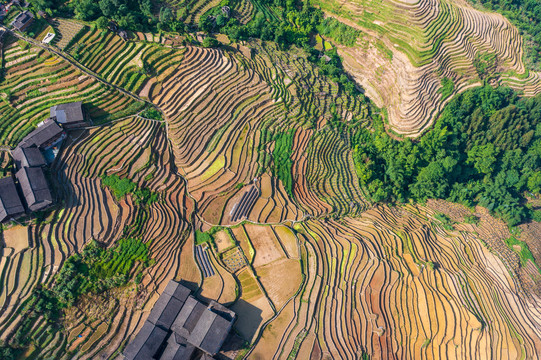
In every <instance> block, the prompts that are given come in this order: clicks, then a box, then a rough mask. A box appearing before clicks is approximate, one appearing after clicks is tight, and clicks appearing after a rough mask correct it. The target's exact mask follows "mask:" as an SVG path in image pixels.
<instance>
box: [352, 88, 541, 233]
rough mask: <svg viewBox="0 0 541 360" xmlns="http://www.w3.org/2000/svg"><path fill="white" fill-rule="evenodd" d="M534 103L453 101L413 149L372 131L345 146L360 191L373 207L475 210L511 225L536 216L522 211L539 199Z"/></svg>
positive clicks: (540, 104) (474, 93)
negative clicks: (433, 202)
mask: <svg viewBox="0 0 541 360" xmlns="http://www.w3.org/2000/svg"><path fill="white" fill-rule="evenodd" d="M540 119H541V96H537V97H535V98H519V97H518V96H517V94H516V93H514V92H513V91H512V90H511V89H509V88H503V87H499V88H496V89H494V88H492V87H491V86H485V87H482V88H477V89H473V90H469V91H466V92H465V93H463V94H461V95H459V96H457V97H456V98H455V99H453V100H452V101H451V102H450V103H449V104H448V105H447V106H446V108H445V110H444V111H443V113H442V115H441V117H440V119H439V120H438V121H437V123H436V124H435V126H434V128H433V129H432V130H430V131H429V132H428V133H426V134H425V135H424V136H422V137H421V138H420V139H419V141H413V140H410V139H405V140H402V141H397V140H394V139H393V138H391V136H389V135H388V134H387V133H386V132H385V129H384V125H383V123H381V122H380V123H376V128H375V131H370V130H368V129H357V130H356V131H355V132H354V133H353V135H352V146H353V147H354V157H355V164H356V169H357V173H358V176H359V180H360V182H361V184H362V185H363V186H364V187H365V188H366V189H367V191H368V192H369V193H370V196H371V197H372V199H373V200H374V201H398V202H405V201H408V200H409V199H412V200H415V201H421V202H422V201H425V200H426V199H428V198H442V199H448V200H450V201H454V202H459V203H462V204H465V205H467V206H473V205H476V204H479V205H481V206H484V207H487V208H488V209H489V210H491V211H493V212H494V213H495V214H496V215H498V216H500V217H501V218H503V219H504V220H505V221H507V222H508V224H509V225H516V224H518V223H520V222H521V221H524V220H527V219H529V218H532V217H533V218H534V219H536V220H541V216H540V215H541V212H539V211H534V210H532V209H529V208H528V206H525V203H526V200H527V197H528V196H534V195H538V194H539V193H540V191H541V123H540Z"/></svg>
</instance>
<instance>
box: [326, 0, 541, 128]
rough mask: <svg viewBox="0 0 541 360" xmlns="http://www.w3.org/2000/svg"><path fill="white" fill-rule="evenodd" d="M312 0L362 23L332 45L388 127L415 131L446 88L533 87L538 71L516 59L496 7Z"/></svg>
mask: <svg viewBox="0 0 541 360" xmlns="http://www.w3.org/2000/svg"><path fill="white" fill-rule="evenodd" d="M317 3H318V4H319V5H320V6H321V7H322V9H323V10H325V11H326V12H327V14H328V15H329V16H333V17H336V18H338V19H339V20H340V21H342V22H344V23H346V24H348V25H350V26H352V27H354V28H357V29H359V30H361V31H362V37H360V38H359V39H358V42H357V45H356V46H355V47H346V46H338V51H339V53H340V54H341V55H343V56H344V66H345V68H346V69H347V70H348V71H349V72H350V73H351V74H352V75H354V77H355V79H356V80H357V81H358V82H359V83H360V84H362V86H363V87H364V88H365V89H366V91H367V95H368V96H370V98H371V99H373V100H374V101H375V103H376V104H377V105H378V106H380V107H385V108H387V109H388V124H389V127H390V128H391V129H392V130H393V131H395V132H397V133H399V134H403V135H407V136H417V135H419V134H420V133H422V132H423V131H424V130H425V129H427V128H428V127H429V126H430V125H431V124H432V122H433V121H434V120H435V118H436V117H437V116H438V114H439V113H440V112H441V110H442V109H443V107H444V106H445V104H447V102H448V101H449V100H450V99H451V98H452V96H453V95H455V94H458V93H460V92H462V91H464V90H466V89H468V88H470V87H472V86H480V85H482V83H483V80H484V79H489V80H490V81H491V82H498V81H501V83H503V84H506V85H509V86H511V87H513V88H515V89H517V90H521V91H524V93H525V94H526V95H528V96H533V95H535V94H538V93H539V88H540V86H541V82H540V81H539V74H537V73H535V72H529V71H528V70H527V69H525V67H524V64H523V62H522V54H523V43H522V42H523V39H522V37H521V36H520V34H519V31H518V30H517V29H516V28H515V27H514V26H513V25H511V23H510V22H509V21H508V20H507V19H505V18H504V17H503V16H501V15H499V14H495V13H488V12H483V11H479V10H477V9H474V8H473V7H472V6H471V5H470V4H468V3H466V2H465V1H455V0H445V1H439V0H421V1H417V2H409V1H406V2H397V1H385V2H373V1H365V0H354V1H348V2H343V1H318V2H317ZM367 14H368V15H367ZM483 57H484V58H490V59H491V60H490V64H489V65H488V67H487V70H486V73H485V74H479V73H478V71H477V68H476V62H477V61H479V59H480V58H483ZM444 79H447V80H446V81H447V82H449V81H451V82H452V83H453V86H452V88H451V89H449V90H444V89H443V81H444ZM444 91H445V92H448V93H444ZM444 96H445V97H444Z"/></svg>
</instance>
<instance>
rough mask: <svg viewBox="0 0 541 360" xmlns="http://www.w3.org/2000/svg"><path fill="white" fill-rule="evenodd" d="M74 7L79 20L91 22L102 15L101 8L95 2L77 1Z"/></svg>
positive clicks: (90, 0) (88, 0)
mask: <svg viewBox="0 0 541 360" xmlns="http://www.w3.org/2000/svg"><path fill="white" fill-rule="evenodd" d="M74 5H75V7H74V9H75V17H76V18H77V19H81V20H85V21H90V20H95V19H97V18H98V17H99V16H100V15H101V10H100V7H99V5H98V4H97V3H96V2H95V1H94V0H77V1H75V2H74Z"/></svg>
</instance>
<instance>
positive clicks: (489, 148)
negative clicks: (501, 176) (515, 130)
mask: <svg viewBox="0 0 541 360" xmlns="http://www.w3.org/2000/svg"><path fill="white" fill-rule="evenodd" d="M497 154H498V149H496V148H495V147H494V145H492V144H486V145H482V146H478V145H475V146H474V147H472V148H471V150H470V151H468V160H467V163H468V164H472V165H473V167H474V168H475V169H476V170H477V171H478V172H479V173H481V174H485V175H490V174H492V173H493V172H494V164H495V163H496V155H497Z"/></svg>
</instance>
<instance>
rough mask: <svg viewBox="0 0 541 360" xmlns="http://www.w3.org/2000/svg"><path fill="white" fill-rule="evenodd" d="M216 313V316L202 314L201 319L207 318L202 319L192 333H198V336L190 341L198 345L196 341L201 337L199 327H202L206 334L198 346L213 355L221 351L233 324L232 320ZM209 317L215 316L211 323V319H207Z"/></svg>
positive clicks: (203, 332)
mask: <svg viewBox="0 0 541 360" xmlns="http://www.w3.org/2000/svg"><path fill="white" fill-rule="evenodd" d="M208 312H209V313H211V314H214V313H213V312H212V311H210V310H208ZM214 315H215V316H201V320H203V319H205V321H200V322H199V323H198V326H197V328H196V329H195V330H194V332H193V333H192V334H197V335H198V338H197V339H195V338H194V339H191V341H190V342H191V343H192V344H194V345H197V344H196V341H199V339H200V337H199V328H200V327H201V334H204V336H203V339H202V340H201V342H200V343H199V345H197V346H198V347H199V348H200V349H202V350H204V351H206V352H208V353H209V354H213V355H214V354H216V353H218V351H220V348H221V347H222V345H223V343H224V341H225V339H226V338H227V335H228V334H229V330H231V326H232V325H233V323H232V322H231V321H228V320H226V319H224V318H223V317H221V316H219V315H217V314H214ZM207 318H208V319H212V318H213V321H212V323H210V324H209V321H206V319H207ZM200 325H201V326H200Z"/></svg>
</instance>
